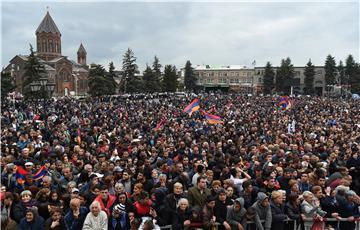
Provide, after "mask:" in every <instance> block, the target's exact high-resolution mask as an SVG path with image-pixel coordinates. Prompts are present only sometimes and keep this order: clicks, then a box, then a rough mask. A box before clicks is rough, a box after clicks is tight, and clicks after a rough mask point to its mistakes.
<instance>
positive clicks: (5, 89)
mask: <svg viewBox="0 0 360 230" xmlns="http://www.w3.org/2000/svg"><path fill="white" fill-rule="evenodd" d="M14 90H15V84H14V79H13V78H12V77H11V74H10V73H9V72H5V71H2V72H1V99H2V100H4V99H5V98H6V97H7V95H8V93H10V92H12V91H14Z"/></svg>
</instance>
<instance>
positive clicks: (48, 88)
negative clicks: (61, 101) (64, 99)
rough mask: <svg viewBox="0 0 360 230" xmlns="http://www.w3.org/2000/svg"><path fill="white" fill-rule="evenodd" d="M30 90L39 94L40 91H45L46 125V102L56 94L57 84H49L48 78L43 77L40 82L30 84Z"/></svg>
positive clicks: (45, 118)
mask: <svg viewBox="0 0 360 230" xmlns="http://www.w3.org/2000/svg"><path fill="white" fill-rule="evenodd" d="M30 89H31V91H32V92H39V91H41V90H42V91H43V95H42V97H43V110H44V120H45V125H46V124H47V116H46V113H47V112H46V100H47V97H48V95H49V97H51V95H52V93H53V92H54V89H55V84H54V83H49V82H48V78H47V77H46V76H42V77H41V78H40V79H39V81H35V82H32V83H31V84H30Z"/></svg>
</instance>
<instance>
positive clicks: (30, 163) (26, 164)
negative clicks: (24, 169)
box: [25, 162, 34, 166]
mask: <svg viewBox="0 0 360 230" xmlns="http://www.w3.org/2000/svg"><path fill="white" fill-rule="evenodd" d="M28 165H29V166H30V165H31V166H33V165H34V163H32V162H26V163H25V166H28Z"/></svg>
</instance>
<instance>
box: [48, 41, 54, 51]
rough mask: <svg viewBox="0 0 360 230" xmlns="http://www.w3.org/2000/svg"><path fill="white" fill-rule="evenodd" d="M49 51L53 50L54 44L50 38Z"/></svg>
mask: <svg viewBox="0 0 360 230" xmlns="http://www.w3.org/2000/svg"><path fill="white" fill-rule="evenodd" d="M49 52H54V44H53V40H52V39H50V40H49Z"/></svg>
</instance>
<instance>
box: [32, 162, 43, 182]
mask: <svg viewBox="0 0 360 230" xmlns="http://www.w3.org/2000/svg"><path fill="white" fill-rule="evenodd" d="M44 176H46V167H45V165H44V166H42V167H41V168H40V169H39V171H38V172H37V173H36V174H35V175H34V177H33V179H34V180H35V181H38V180H41V179H42V178H43V177H44Z"/></svg>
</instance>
